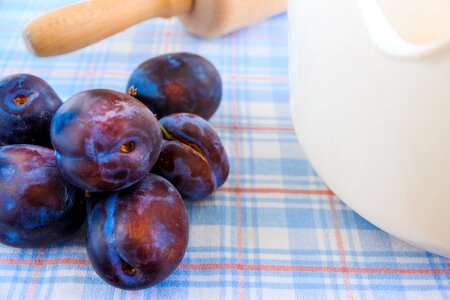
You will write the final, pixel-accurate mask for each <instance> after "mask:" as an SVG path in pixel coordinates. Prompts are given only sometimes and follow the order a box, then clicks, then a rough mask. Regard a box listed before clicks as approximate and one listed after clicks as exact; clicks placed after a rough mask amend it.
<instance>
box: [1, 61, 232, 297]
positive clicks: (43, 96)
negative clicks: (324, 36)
mask: <svg viewBox="0 0 450 300" xmlns="http://www.w3.org/2000/svg"><path fill="white" fill-rule="evenodd" d="M126 92H127V93H121V92H117V91H113V90H107V89H94V90H87V91H82V92H80V93H77V94H75V95H74V96H72V97H71V98H69V99H68V100H67V101H65V102H64V103H63V102H62V101H61V99H60V98H59V97H58V96H57V94H56V93H55V92H54V90H53V89H52V88H51V87H50V86H49V85H48V84H47V83H46V82H45V81H43V80H42V79H40V78H38V77H36V76H33V75H29V74H16V75H11V76H8V77H5V78H3V79H2V80H1V81H0V128H1V130H0V146H1V147H0V242H1V243H3V244H6V245H10V246H13V247H22V248H26V247H44V246H47V245H49V244H54V243H57V242H58V241H60V240H61V239H63V238H66V237H67V236H69V235H70V234H71V233H73V232H75V231H76V230H77V229H78V228H80V227H81V225H82V224H83V223H84V221H85V219H86V229H87V230H86V247H87V254H88V256H89V259H90V261H91V263H92V266H93V267H94V269H95V271H96V272H97V274H98V275H99V276H100V277H101V278H103V279H104V280H105V281H106V282H108V283H109V284H111V285H113V286H116V287H119V288H123V289H141V288H147V287H150V286H152V285H155V284H157V283H158V282H160V281H162V280H164V279H165V278H166V277H167V276H169V275H170V274H171V273H172V272H173V270H174V269H175V268H176V267H177V266H178V265H179V264H180V262H181V260H182V258H183V256H184V253H185V251H186V247H187V243H188V237H189V222H188V217H187V213H186V208H185V205H184V202H183V199H184V200H199V199H203V198H205V197H207V196H208V195H210V194H211V193H212V192H213V191H214V190H215V189H217V187H219V186H221V185H222V184H223V183H224V181H225V180H226V178H227V176H228V171H229V163H228V157H227V154H226V151H225V149H224V147H223V145H222V143H221V141H220V138H219V136H218V135H217V133H216V132H215V131H214V129H213V128H212V127H211V125H210V124H209V123H208V121H207V120H208V119H209V118H210V117H211V116H212V115H213V113H214V112H215V111H216V109H217V108H218V106H219V103H220V100H221V97H222V83H221V79H220V76H219V74H218V72H217V70H216V69H215V68H214V66H213V65H212V64H211V63H210V62H208V61H207V60H205V59H204V58H202V57H200V56H198V55H194V54H189V53H174V54H166V55H161V56H158V57H155V58H152V59H150V60H148V61H146V62H144V63H143V64H141V65H140V66H138V67H137V68H136V69H135V70H134V71H133V73H132V74H131V76H130V79H129V81H128V84H127V88H126ZM158 119H159V120H158Z"/></svg>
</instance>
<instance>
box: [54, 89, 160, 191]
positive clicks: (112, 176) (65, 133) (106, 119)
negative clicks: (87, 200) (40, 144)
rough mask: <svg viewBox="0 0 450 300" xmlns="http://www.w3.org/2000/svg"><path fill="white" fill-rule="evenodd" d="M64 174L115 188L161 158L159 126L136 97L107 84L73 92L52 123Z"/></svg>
mask: <svg viewBox="0 0 450 300" xmlns="http://www.w3.org/2000/svg"><path fill="white" fill-rule="evenodd" d="M50 133H51V139H52V143H53V147H54V148H55V150H56V161H57V164H58V166H59V168H60V169H61V171H62V174H63V176H64V177H65V178H66V179H67V180H68V181H69V182H71V183H72V184H73V185H75V186H77V187H79V188H81V189H84V190H86V191H91V192H97V191H115V190H119V189H121V188H125V187H128V186H130V185H132V184H134V183H136V182H137V181H139V180H141V179H142V178H144V176H145V175H146V174H147V173H148V172H149V171H150V169H151V168H152V166H153V165H154V163H155V161H156V160H157V158H158V155H159V152H160V148H161V139H162V137H161V130H160V129H159V125H158V121H157V120H156V118H155V117H154V115H153V113H152V112H151V111H150V110H149V109H148V108H147V107H146V106H145V105H143V104H142V103H141V102H139V101H138V100H136V99H135V98H133V97H131V96H129V95H127V94H124V93H120V92H116V91H112V90H106V89H95V90H87V91H83V92H80V93H78V94H75V95H74V96H72V97H71V98H70V99H69V100H67V101H66V102H65V103H64V104H63V105H62V106H61V107H60V108H59V109H58V111H57V112H56V114H55V115H54V117H53V120H52V124H51V130H50Z"/></svg>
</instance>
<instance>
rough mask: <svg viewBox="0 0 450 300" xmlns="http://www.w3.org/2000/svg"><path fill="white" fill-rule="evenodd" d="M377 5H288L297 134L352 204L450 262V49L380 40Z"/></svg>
mask: <svg viewBox="0 0 450 300" xmlns="http://www.w3.org/2000/svg"><path fill="white" fill-rule="evenodd" d="M374 1H375V0H342V1H334V0H316V1H308V0H291V1H290V3H289V23H290V24H289V26H290V40H289V43H290V44H289V51H290V80H291V81H290V83H291V107H292V116H293V121H294V126H295V129H296V132H297V134H298V138H299V141H300V143H301V145H302V147H303V149H304V150H305V152H306V154H307V156H308V158H309V159H310V161H311V163H312V165H313V167H314V168H315V170H316V171H317V173H318V174H319V176H321V177H322V179H323V180H324V181H325V183H326V184H327V185H328V186H329V187H330V188H331V190H333V191H334V192H335V193H336V194H337V196H338V197H340V198H341V199H342V200H343V201H344V202H345V203H347V204H348V205H349V206H350V207H351V208H353V209H354V210H355V211H356V212H357V213H359V214H360V215H362V216H363V217H364V218H366V219H367V220H368V221H370V222H372V223H373V224H375V225H376V226H378V227H380V228H381V229H383V230H385V231H387V232H389V233H391V234H393V235H395V236H397V237H399V238H401V239H403V240H405V241H407V242H409V243H411V244H413V245H416V246H418V247H421V248H423V249H426V250H429V251H431V252H435V253H438V254H441V255H444V256H449V257H450V233H449V230H450V47H448V43H447V42H448V41H447V40H446V39H445V38H442V37H440V39H439V40H433V41H432V43H428V41H427V42H426V43H421V44H411V43H409V42H408V41H405V40H403V39H401V38H400V37H399V35H396V34H392V32H390V33H388V32H387V31H384V32H383V30H388V29H389V28H387V27H386V25H387V24H388V25H389V24H390V23H386V20H381V19H376V18H378V17H379V16H377V15H376V9H375V8H374V6H373V5H377V2H376V1H375V2H374ZM409 1H412V0H409ZM417 1H419V0H416V2H417ZM422 1H423V0H422ZM427 1H428V0H427ZM436 1H438V2H439V0H436ZM444 1H447V0H444ZM413 2H414V1H413ZM419 2H420V1H419ZM431 2H433V1H431ZM428 3H430V2H428ZM447 3H449V1H447ZM367 5H369V6H367ZM370 5H372V7H371V6H370ZM430 5H431V6H432V3H430ZM448 12H449V13H450V10H449V11H448ZM374 14H375V15H374ZM371 18H372V19H371ZM448 19H449V20H450V16H449V18H448ZM377 22H379V23H377ZM383 26H384V27H383ZM448 29H450V28H448ZM389 30H391V31H392V28H390V29H389ZM441 38H442V39H441ZM402 47H403V48H402ZM408 47H409V48H408ZM427 47H428V48H427Z"/></svg>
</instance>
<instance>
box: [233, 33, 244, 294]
mask: <svg viewBox="0 0 450 300" xmlns="http://www.w3.org/2000/svg"><path fill="white" fill-rule="evenodd" d="M231 43H232V45H231V46H232V47H231V51H232V54H231V57H232V68H233V69H234V71H235V72H237V71H238V70H237V61H236V57H237V41H236V34H232V36H231ZM233 76H234V75H233ZM233 76H232V77H233ZM231 92H232V94H231V114H232V117H233V125H234V126H237V125H238V124H239V117H238V110H239V107H238V103H237V86H236V81H233V82H232V86H231ZM233 151H234V157H235V159H234V162H235V165H234V170H235V173H234V182H235V190H234V191H233V192H234V199H235V202H234V203H235V207H236V247H237V260H238V263H239V264H240V263H242V219H241V194H240V193H241V192H240V173H239V169H240V164H239V161H240V159H239V157H240V149H239V131H238V130H234V131H233ZM237 279H238V299H239V300H242V299H244V276H243V274H242V271H239V272H238V274H237Z"/></svg>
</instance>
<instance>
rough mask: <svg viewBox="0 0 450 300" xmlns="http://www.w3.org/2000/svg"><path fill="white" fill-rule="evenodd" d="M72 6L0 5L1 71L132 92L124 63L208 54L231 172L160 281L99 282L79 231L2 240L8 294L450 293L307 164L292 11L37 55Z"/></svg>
mask: <svg viewBox="0 0 450 300" xmlns="http://www.w3.org/2000/svg"><path fill="white" fill-rule="evenodd" d="M124 1H125V0H124ZM70 2H71V1H69V0H59V1H50V0H45V1H32V0H14V1H12V0H0V75H1V76H2V77H3V76H6V75H9V74H12V73H17V72H28V73H32V74H35V75H37V76H40V77H42V78H44V79H45V80H46V81H48V82H49V83H50V84H51V85H52V86H53V87H54V88H55V90H56V91H57V93H58V94H59V95H60V96H61V97H62V98H63V99H64V100H65V99H67V98H68V97H70V96H71V95H73V94H74V93H76V92H79V91H81V90H84V89H89V88H110V89H115V90H119V91H124V89H125V85H126V81H127V79H128V76H129V74H130V72H131V71H132V70H133V69H134V68H135V67H136V66H137V65H138V64H139V63H141V62H142V61H144V60H146V59H148V58H150V57H153V56H155V55H158V54H162V53H166V52H175V51H190V52H194V53H198V54H200V55H203V56H205V57H206V58H208V59H209V60H211V61H212V62H213V63H214V64H215V65H216V67H217V68H218V70H219V71H220V73H221V74H222V77H223V84H224V95H223V100H222V104H221V106H220V108H219V110H218V112H217V113H216V114H215V116H214V117H213V118H212V123H213V125H214V126H215V128H217V130H218V132H219V134H220V136H221V138H222V140H223V142H224V144H225V146H226V149H227V150H228V154H229V158H230V164H231V172H230V176H229V179H228V181H227V182H226V184H225V185H224V186H223V187H222V188H220V189H219V190H218V191H217V192H216V193H215V194H214V195H213V196H212V197H210V198H209V199H207V200H205V201H201V202H195V203H190V202H188V203H186V204H187V209H188V213H189V218H190V224H191V225H190V229H191V236H190V241H189V246H188V251H187V253H186V256H185V258H184V260H183V262H182V264H181V266H180V267H179V268H178V269H177V270H176V271H175V272H174V273H173V274H172V275H171V276H170V277H169V278H168V279H167V280H166V281H164V282H162V283H161V284H159V285H157V286H156V287H153V288H149V289H146V290H142V291H133V292H127V291H123V290H119V289H115V288H113V287H111V286H109V285H107V284H106V283H104V282H103V281H101V280H100V279H99V277H97V275H96V274H95V273H94V271H93V269H92V268H91V266H90V264H89V261H88V259H87V255H86V250H85V247H84V234H83V231H80V232H79V233H78V234H77V235H76V236H75V238H73V239H70V240H69V241H66V242H64V243H62V244H60V245H57V246H54V247H51V248H45V249H31V250H20V249H13V248H9V247H6V246H0V299H8V300H10V299H20V300H23V299H27V300H30V299H55V300H60V299H63V300H71V299H325V298H329V299H450V285H449V281H450V269H449V261H448V260H447V259H445V258H442V257H439V256H435V255H432V254H430V253H427V252H424V251H421V250H419V249H417V248H414V247H412V246H409V245H408V244H405V243H403V242H401V241H399V240H397V239H396V238H393V237H392V236H389V235H388V234H386V233H384V232H383V231H381V230H379V229H378V228H376V227H374V226H373V225H371V224H369V223H368V222H366V221H365V220H363V219H362V218H361V217H360V216H358V215H357V214H356V213H354V212H353V211H352V210H351V209H349V208H348V207H347V206H346V205H345V204H343V202H341V201H340V200H339V199H337V198H336V197H335V196H334V195H333V194H332V193H331V192H330V191H329V190H328V189H327V187H326V186H325V184H324V183H323V182H322V181H321V180H320V179H319V178H318V177H317V175H316V174H315V172H314V171H313V169H312V168H311V166H310V165H309V164H308V161H307V159H306V158H305V156H304V154H303V152H302V150H301V148H300V146H299V143H298V141H297V139H296V136H295V133H294V130H293V128H292V123H291V119H290V112H289V92H288V74H287V72H288V57H287V54H288V51H287V47H288V45H287V18H286V15H281V16H278V17H275V18H272V19H270V20H268V21H266V22H264V23H262V24H259V25H256V26H254V27H252V28H248V29H245V30H242V31H240V32H237V33H233V34H230V35H228V36H225V37H223V38H220V39H216V40H212V41H203V40H198V39H196V38H194V37H192V36H191V35H189V34H188V33H186V32H185V31H184V30H183V28H182V26H181V25H180V24H179V23H178V22H177V21H176V20H175V19H171V20H153V21H148V22H144V23H142V24H140V25H138V26H135V27H133V28H131V29H129V30H127V31H125V32H122V33H120V34H118V35H116V36H114V37H111V38H109V39H107V40H105V41H103V42H100V43H97V44H95V45H93V46H91V47H88V48H86V49H84V50H81V51H78V52H76V53H73V54H69V55H64V56H60V57H54V58H45V59H43V58H35V57H32V56H31V55H30V54H28V52H27V51H26V49H25V46H24V44H23V43H22V40H21V29H22V27H23V25H24V24H25V23H26V22H28V21H29V20H30V19H32V18H33V17H36V16H37V15H39V14H40V13H43V12H44V11H47V10H50V9H53V8H56V7H58V6H61V5H64V4H67V3H70ZM0 130H5V129H4V128H1V129H0ZM0 192H1V191H0Z"/></svg>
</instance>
